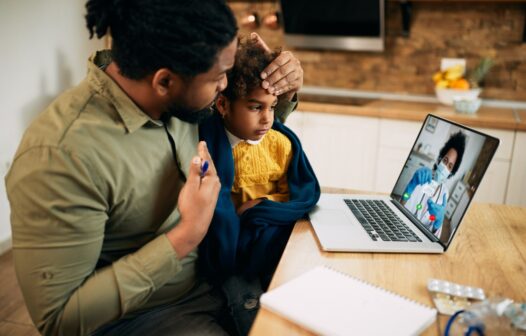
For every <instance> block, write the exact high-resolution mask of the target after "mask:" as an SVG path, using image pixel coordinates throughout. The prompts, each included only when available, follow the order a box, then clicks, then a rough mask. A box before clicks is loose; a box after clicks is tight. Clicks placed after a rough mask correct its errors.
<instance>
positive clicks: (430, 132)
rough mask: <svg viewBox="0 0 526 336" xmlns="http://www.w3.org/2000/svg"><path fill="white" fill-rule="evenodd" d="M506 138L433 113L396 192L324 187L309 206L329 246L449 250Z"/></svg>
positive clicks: (399, 250) (369, 249) (325, 245)
mask: <svg viewBox="0 0 526 336" xmlns="http://www.w3.org/2000/svg"><path fill="white" fill-rule="evenodd" d="M498 146H499V140H498V139H497V138H494V137H492V136H489V135H487V134H484V133H481V132H479V131H476V130H473V129H471V128H468V127H466V126H462V125H460V124H457V123H454V122H451V121H449V120H446V119H443V118H440V117H438V116H435V115H431V114H429V115H427V117H426V119H425V120H424V123H423V125H422V127H421V129H420V132H419V134H418V137H417V138H416V140H415V142H414V144H413V146H412V149H411V151H410V152H409V156H408V157H407V160H406V162H405V164H404V166H403V167H402V171H401V172H400V175H399V177H398V180H397V181H396V183H395V185H394V187H393V190H392V192H391V195H390V196H374V195H373V196H371V195H352V194H326V193H322V195H321V197H320V200H319V202H318V204H317V205H316V207H315V208H314V209H313V211H311V213H310V214H309V216H310V221H311V223H312V226H313V228H314V231H315V232H316V236H317V237H318V240H319V242H320V244H321V247H322V249H323V250H325V251H341V252H346V251H349V252H393V253H443V252H445V251H446V250H447V248H448V247H449V245H450V244H451V241H452V239H453V237H454V235H455V233H456V232H457V230H458V227H459V226H460V223H461V222H462V218H463V217H464V214H465V213H466V211H467V209H468V206H469V204H470V203H471V201H472V200H473V197H474V195H475V192H476V190H477V188H478V186H479V185H480V183H481V181H482V178H483V176H484V174H485V172H486V170H487V168H488V166H489V164H490V162H491V160H492V158H493V156H494V154H495V152H496V150H497V147H498Z"/></svg>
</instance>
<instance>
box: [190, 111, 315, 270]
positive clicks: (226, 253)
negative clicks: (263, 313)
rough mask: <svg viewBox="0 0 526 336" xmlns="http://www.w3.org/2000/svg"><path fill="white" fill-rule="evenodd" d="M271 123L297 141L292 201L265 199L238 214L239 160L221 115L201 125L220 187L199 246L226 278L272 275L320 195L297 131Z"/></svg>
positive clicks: (205, 263)
mask: <svg viewBox="0 0 526 336" xmlns="http://www.w3.org/2000/svg"><path fill="white" fill-rule="evenodd" d="M272 128H273V129H274V130H276V131H278V132H281V133H282V134H284V135H286V136H287V137H288V138H289V140H290V141H291V143H292V150H293V156H292V159H291V161H290V164H289V168H288V170H287V180H288V185H289V193H290V197H289V201H288V202H284V203H278V202H274V201H270V200H263V201H262V202H260V203H259V204H257V205H256V206H254V207H252V208H250V209H248V210H246V211H245V212H244V213H243V214H242V215H241V216H238V215H237V213H236V209H235V207H234V204H233V202H232V199H231V190H232V184H233V182H234V160H233V156H232V148H231V145H230V142H229V140H228V138H227V135H226V132H225V128H224V125H223V122H222V119H221V117H220V116H219V115H218V114H214V115H213V116H212V117H210V118H209V119H207V120H206V121H204V122H203V123H202V124H201V125H200V126H199V136H200V138H201V140H204V141H206V143H207V146H208V151H209V152H210V155H211V157H212V160H213V161H214V164H215V167H216V169H217V174H218V176H219V179H220V180H221V191H220V193H219V198H218V200H217V206H216V209H215V212H214V217H213V219H212V223H211V224H210V228H209V230H208V233H207V235H206V237H205V239H204V240H203V242H202V243H201V245H200V247H199V259H200V265H201V270H202V271H203V272H204V273H205V274H207V275H210V276H212V277H213V278H214V279H217V280H219V281H220V280H221V279H224V278H226V277H228V276H230V275H233V274H239V275H244V276H248V277H256V276H269V275H271V273H272V272H273V271H274V268H275V267H276V265H277V263H278V261H279V258H280V256H281V253H282V252H283V249H284V247H285V245H286V243H287V240H288V238H289V235H290V232H291V231H292V228H293V226H294V223H295V222H296V221H297V220H298V219H300V218H303V217H305V216H306V214H307V213H308V212H309V211H310V210H311V209H312V208H313V207H314V206H315V205H316V203H317V202H318V199H319V197H320V186H319V183H318V180H317V179H316V175H315V174H314V171H313V169H312V167H311V165H310V163H309V161H308V159H307V157H306V155H305V153H304V152H303V149H302V147H301V144H300V141H299V139H298V137H297V136H296V135H295V134H294V133H293V132H292V131H291V130H290V129H289V128H288V127H286V126H285V125H283V124H282V123H281V122H279V121H274V124H273V125H272Z"/></svg>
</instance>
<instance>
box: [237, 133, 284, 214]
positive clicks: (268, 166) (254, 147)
mask: <svg viewBox="0 0 526 336" xmlns="http://www.w3.org/2000/svg"><path fill="white" fill-rule="evenodd" d="M232 154H233V157H234V174H235V175H234V183H233V185H232V201H233V202H234V205H235V207H236V209H237V208H239V207H240V206H241V205H242V204H243V203H245V202H246V201H249V200H254V199H258V198H266V199H269V200H272V201H276V202H287V201H288V200H289V187H288V184H287V169H288V167H289V163H290V160H291V158H292V145H291V143H290V140H289V139H288V138H287V137H286V136H285V135H283V134H281V133H280V132H278V131H275V130H273V129H271V130H270V131H269V132H268V133H267V134H266V135H265V137H263V139H262V140H261V142H259V143H258V144H249V143H247V142H245V141H241V142H239V143H238V144H237V145H236V146H235V147H234V148H233V149H232Z"/></svg>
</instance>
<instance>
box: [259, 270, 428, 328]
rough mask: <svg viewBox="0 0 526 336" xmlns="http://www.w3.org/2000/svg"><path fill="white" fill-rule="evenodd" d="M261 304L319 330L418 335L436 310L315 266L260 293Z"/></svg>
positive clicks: (305, 325) (295, 321) (293, 320)
mask: <svg viewBox="0 0 526 336" xmlns="http://www.w3.org/2000/svg"><path fill="white" fill-rule="evenodd" d="M260 302H261V305H262V306H263V307H265V308H266V309H268V310H270V311H272V312H275V313H276V314H278V315H282V316H283V317H285V318H287V319H289V320H291V321H292V322H294V323H296V324H298V325H300V326H303V327H304V328H306V329H309V330H310V331H313V332H315V333H317V334H321V335H351V334H352V335H417V334H419V333H421V332H423V331H424V330H425V329H426V328H427V327H428V326H430V325H431V324H432V323H433V322H434V321H435V318H436V310H435V309H432V308H429V307H427V306H424V305H422V304H420V303H417V302H415V301H411V300H409V299H407V298H404V297H402V296H399V295H397V294H394V293H392V292H389V291H387V290H385V289H383V288H380V287H376V286H373V285H371V284H369V283H366V282H364V281H362V280H359V279H356V278H354V277H351V276H349V275H347V274H344V273H340V272H338V271H335V270H333V269H331V268H328V267H324V266H319V267H316V268H314V269H312V270H310V271H308V272H307V273H304V274H302V275H301V276H299V277H297V278H295V279H294V280H291V281H289V282H287V283H285V284H284V285H282V286H280V287H277V288H275V289H272V290H270V291H269V292H267V293H265V294H263V295H262V296H261V300H260Z"/></svg>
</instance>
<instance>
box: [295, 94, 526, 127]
mask: <svg viewBox="0 0 526 336" xmlns="http://www.w3.org/2000/svg"><path fill="white" fill-rule="evenodd" d="M299 100H300V103H299V106H298V111H304V112H320V113H333V114H347V115H355V116H365V117H377V118H386V119H397V120H409V121H419V122H421V121H423V120H424V119H425V117H426V115H427V114H429V113H432V114H435V115H437V116H440V117H443V118H446V119H449V120H452V121H454V122H457V123H460V124H463V125H466V126H470V127H485V128H494V129H503V130H510V131H526V110H522V109H513V108H499V107H490V106H482V107H481V108H480V109H479V110H478V111H477V113H475V114H460V113H457V112H455V111H454V109H453V107H452V106H446V105H442V104H437V103H422V102H411V101H396V100H384V99H369V98H367V99H361V98H354V97H327V96H317V95H310V94H300V95H299Z"/></svg>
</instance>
